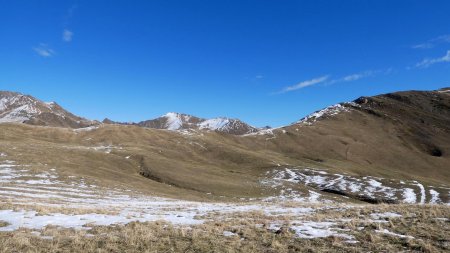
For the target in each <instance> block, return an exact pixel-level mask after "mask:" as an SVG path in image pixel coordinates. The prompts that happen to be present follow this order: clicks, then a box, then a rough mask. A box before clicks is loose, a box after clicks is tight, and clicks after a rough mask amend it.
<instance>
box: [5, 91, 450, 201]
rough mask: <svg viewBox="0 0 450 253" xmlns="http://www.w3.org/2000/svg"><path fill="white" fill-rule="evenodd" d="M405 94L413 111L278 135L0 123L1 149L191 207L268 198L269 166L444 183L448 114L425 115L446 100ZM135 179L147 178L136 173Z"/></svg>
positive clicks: (371, 114)
mask: <svg viewBox="0 0 450 253" xmlns="http://www.w3.org/2000/svg"><path fill="white" fill-rule="evenodd" d="M402 96H406V97H407V98H408V99H409V100H410V102H411V101H416V102H417V101H418V103H419V104H418V105H416V104H414V103H407V102H405V101H404V100H405V99H404V98H400V100H399V98H398V97H397V98H396V97H393V98H390V97H385V96H380V97H375V98H373V99H372V100H371V102H370V103H369V104H368V105H365V104H363V105H362V106H363V109H358V110H354V111H352V112H349V113H341V114H339V115H337V116H335V117H332V118H328V119H323V120H320V121H318V122H316V123H315V124H313V125H312V126H306V125H292V126H289V127H286V128H284V129H282V130H284V131H282V130H276V131H275V134H274V135H273V136H271V135H256V136H233V135H227V134H220V133H215V132H211V133H206V132H203V133H202V134H196V135H183V134H180V133H176V132H170V131H166V130H155V129H147V128H140V127H136V126H120V125H104V126H102V127H100V128H99V129H96V130H92V131H81V132H76V131H73V130H70V129H64V128H49V127H36V126H28V125H22V124H2V125H0V129H1V131H0V151H2V152H6V153H7V154H8V155H9V156H10V157H11V159H12V160H15V161H18V162H20V163H22V164H33V165H34V166H35V167H36V166H37V167H39V164H42V166H44V165H43V164H48V166H50V167H55V168H57V169H58V172H59V173H63V174H66V175H79V176H86V177H89V178H91V179H95V180H98V181H100V183H103V184H105V185H111V184H123V185H126V186H128V187H131V188H134V189H137V190H140V191H144V192H148V193H153V194H158V195H163V196H173V197H182V198H189V199H205V198H208V199H210V198H216V199H221V200H226V199H229V198H238V197H259V196H267V195H270V194H272V192H268V191H267V190H265V189H262V188H261V187H260V184H259V180H260V179H261V177H262V176H263V175H264V173H265V172H266V171H267V170H269V169H273V168H276V164H283V165H284V164H291V165H305V166H312V167H317V168H327V169H329V170H331V171H336V172H347V173H350V174H354V175H361V176H366V175H373V176H382V177H386V178H397V179H418V180H422V181H423V182H426V183H430V184H446V183H448V182H449V181H450V171H449V170H448V168H449V166H450V155H449V154H450V146H449V145H450V144H449V142H448V140H450V131H449V128H448V126H449V125H450V120H449V118H450V117H448V115H447V114H445V111H446V109H447V108H446V107H445V106H444V107H443V108H440V110H441V111H443V112H441V111H439V110H438V111H436V112H435V113H434V114H433V113H430V110H433V108H434V107H433V105H431V107H430V108H431V109H430V108H427V106H426V105H428V104H426V103H428V102H429V101H430V99H431V100H432V99H434V98H433V97H434V96H438V97H437V98H438V99H441V100H440V101H441V102H442V101H444V102H445V103H447V104H448V101H450V100H449V99H448V97H449V95H447V94H439V93H436V92H434V93H431V95H430V94H428V93H427V94H425V93H419V95H417V94H415V93H412V95H411V93H407V94H403V95H402ZM411 96H412V97H411ZM428 96H432V97H431V98H429V97H428ZM424 104H425V106H424ZM369 105H370V106H369ZM444 105H445V104H444ZM368 108H370V110H372V111H368V110H369V109H368ZM422 121H424V122H425V123H423V122H422ZM418 122H420V123H418ZM108 145H112V146H114V147H115V148H113V149H112V151H111V153H105V152H104V150H95V149H94V147H99V146H108ZM430 146H433V147H434V146H436V147H439V149H440V150H441V151H442V152H443V153H442V156H441V157H435V156H432V155H430V152H429V148H430ZM127 156H130V158H129V159H127V158H126V157H127ZM142 171H144V172H145V173H146V174H147V176H149V177H150V178H152V179H153V180H150V179H148V178H144V177H142V176H141V175H139V173H140V172H142ZM208 193H212V194H211V195H209V194H208ZM221 196H225V197H221Z"/></svg>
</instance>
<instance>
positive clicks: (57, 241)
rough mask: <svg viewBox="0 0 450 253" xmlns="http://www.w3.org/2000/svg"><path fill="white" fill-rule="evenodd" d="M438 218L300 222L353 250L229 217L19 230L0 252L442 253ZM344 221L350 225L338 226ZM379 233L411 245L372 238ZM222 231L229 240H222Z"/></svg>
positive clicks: (421, 210) (258, 218)
mask: <svg viewBox="0 0 450 253" xmlns="http://www.w3.org/2000/svg"><path fill="white" fill-rule="evenodd" d="M338 210H340V209H338ZM383 212H396V213H399V214H401V215H402V216H401V217H396V218H386V219H385V221H386V222H384V223H381V222H375V221H371V220H370V214H372V213H383ZM443 217H450V208H449V207H447V206H418V205H399V206H396V205H392V206H357V207H352V208H346V209H342V210H340V211H337V209H321V210H320V211H319V213H318V214H314V215H311V216H306V217H302V218H301V220H305V221H311V220H314V219H315V220H317V221H319V220H322V221H325V220H332V221H334V222H337V223H338V228H341V229H349V231H347V232H346V233H347V234H350V235H353V236H354V237H355V239H356V240H357V241H359V243H355V244H351V243H347V242H345V239H343V238H340V237H328V238H317V239H301V238H297V237H296V236H295V234H294V233H293V232H292V231H289V230H285V231H284V232H282V233H277V232H276V231H273V230H269V229H268V227H269V224H271V223H274V222H277V223H282V224H285V226H286V227H288V226H289V224H290V223H291V222H293V221H294V220H297V222H298V218H299V217H289V216H278V217H273V216H267V215H264V214H263V213H262V212H251V213H236V214H230V215H229V216H225V217H222V219H215V220H213V221H209V222H207V223H205V224H202V225H197V226H191V227H176V226H172V225H171V224H168V223H165V222H162V221H161V222H151V223H137V222H133V223H130V224H127V225H124V226H119V225H117V226H106V227H105V226H96V227H93V228H92V229H90V230H73V229H60V228H55V227H47V228H45V229H43V230H42V231H40V235H36V234H35V233H34V234H33V233H31V231H30V230H26V229H21V230H19V231H15V232H9V233H0V245H2V246H1V247H0V252H2V253H3V252H369V251H372V252H380V251H382V252H399V251H413V252H446V251H447V252H448V250H450V245H449V243H450V237H449V236H448V235H449V234H450V226H449V221H448V220H447V221H445V220H437V219H436V218H443ZM345 218H350V219H352V220H350V221H347V220H345V221H342V222H339V220H340V219H345ZM380 229H387V230H388V231H390V232H393V233H397V234H402V235H408V236H412V237H414V239H410V238H400V237H396V236H392V235H385V234H381V233H377V232H376V230H380ZM224 231H229V232H232V233H234V234H235V235H232V236H229V237H225V236H224V235H223V233H224ZM50 238H51V239H50Z"/></svg>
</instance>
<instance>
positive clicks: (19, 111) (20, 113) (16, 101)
mask: <svg viewBox="0 0 450 253" xmlns="http://www.w3.org/2000/svg"><path fill="white" fill-rule="evenodd" d="M0 123H27V124H30V125H42V126H60V127H71V128H81V127H87V126H91V125H94V124H96V122H94V121H90V120H87V119H84V118H81V117H78V116H75V115H73V114H71V113H70V112H68V111H66V110H64V109H63V108H62V107H61V106H59V105H58V104H57V103H55V102H43V101H41V100H39V99H36V98H34V97H32V96H29V95H24V94H21V93H18V92H10V91H0Z"/></svg>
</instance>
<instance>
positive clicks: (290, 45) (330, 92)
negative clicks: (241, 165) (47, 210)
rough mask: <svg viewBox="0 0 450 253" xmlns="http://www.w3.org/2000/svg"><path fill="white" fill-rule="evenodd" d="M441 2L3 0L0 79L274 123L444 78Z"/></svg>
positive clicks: (139, 113)
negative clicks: (361, 98) (363, 96)
mask: <svg viewBox="0 0 450 253" xmlns="http://www.w3.org/2000/svg"><path fill="white" fill-rule="evenodd" d="M449 13H450V2H449V1H414V0H404V1H402V0H396V1H392V0H389V1H383V0H380V1H368V0H347V1H344V0H342V1H333V0H329V1H322V0H311V1H288V0H285V1H265V0H258V1H246V0H239V1H224V0H223V1H219V0H217V1H208V0H203V1H198V0H189V1H182V0H180V1H174V0H160V1H156V0H155V1H137V0H136V1H121V0H115V1H107V0H104V1H98V0H89V1H88V0H79V1H60V0H59V1H56V0H55V1H46V0H40V1H29V0H26V1H25V0H11V1H5V0H0V41H1V42H0V90H11V91H19V92H22V93H25V94H30V95H33V96H35V97H38V98H40V99H42V100H45V101H57V102H58V103H59V104H61V105H62V106H63V107H65V108H66V109H68V110H69V111H71V112H73V113H75V114H78V115H81V116H84V117H87V118H91V119H99V120H102V119H103V118H105V117H108V118H111V119H113V120H118V121H140V120H145V119H150V118H154V117H157V116H160V115H162V114H165V113H166V112H169V111H175V112H183V113H188V114H193V115H196V116H200V117H205V118H209V117H216V116H228V117H235V118H240V119H242V120H244V121H246V122H248V123H251V124H253V125H256V126H265V125H271V126H280V125H285V124H289V123H291V122H294V121H296V120H298V119H299V118H301V117H303V116H305V115H306V114H308V113H311V112H313V111H315V110H318V109H321V108H323V107H325V106H328V105H331V104H334V103H338V102H344V101H349V100H353V99H355V98H357V97H359V96H362V95H365V96H367V95H375V94H380V93H386V92H392V91H398V90H410V89H419V90H430V89H437V88H442V87H446V86H450V75H449V73H450V51H449V50H450V15H449Z"/></svg>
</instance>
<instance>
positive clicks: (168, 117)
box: [137, 112, 258, 135]
mask: <svg viewBox="0 0 450 253" xmlns="http://www.w3.org/2000/svg"><path fill="white" fill-rule="evenodd" d="M137 125H139V126H142V127H148V128H157V129H167V130H171V131H177V130H187V129H190V130H192V129H193V130H210V131H218V132H224V133H229V134H236V135H242V134H248V133H252V132H256V131H258V128H255V127H253V126H250V125H248V124H246V123H244V122H242V121H240V120H238V119H230V118H226V117H217V118H212V119H203V118H199V117H195V116H192V115H189V114H184V113H177V112H169V113H166V114H164V115H162V116H161V117H159V118H156V119H152V120H146V121H142V122H139V123H137Z"/></svg>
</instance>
